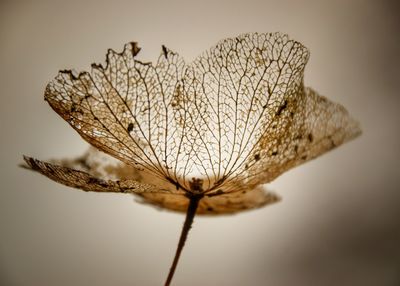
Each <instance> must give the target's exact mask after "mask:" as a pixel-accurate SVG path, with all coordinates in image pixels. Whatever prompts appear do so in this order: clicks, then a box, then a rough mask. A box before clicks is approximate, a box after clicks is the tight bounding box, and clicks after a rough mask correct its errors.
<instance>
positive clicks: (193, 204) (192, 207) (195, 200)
mask: <svg viewBox="0 0 400 286" xmlns="http://www.w3.org/2000/svg"><path fill="white" fill-rule="evenodd" d="M201 198H202V196H191V197H189V200H190V201H189V206H188V209H187V211H186V218H185V222H184V224H183V228H182V232H181V237H180V238H179V242H178V247H177V249H176V253H175V257H174V261H173V262H172V265H171V268H170V270H169V274H168V277H167V280H166V281H165V286H169V285H170V283H171V280H172V277H173V276H174V273H175V269H176V265H177V264H178V261H179V257H180V255H181V252H182V249H183V246H184V245H185V242H186V238H187V236H188V233H189V230H190V228H191V227H192V223H193V218H194V216H195V214H196V210H197V207H198V205H199V201H200V199H201Z"/></svg>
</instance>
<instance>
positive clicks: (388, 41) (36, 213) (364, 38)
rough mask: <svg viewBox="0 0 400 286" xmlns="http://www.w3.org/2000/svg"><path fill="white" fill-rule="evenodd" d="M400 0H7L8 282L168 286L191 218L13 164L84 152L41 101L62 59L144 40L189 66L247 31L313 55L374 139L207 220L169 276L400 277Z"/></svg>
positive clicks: (310, 78)
mask: <svg viewBox="0 0 400 286" xmlns="http://www.w3.org/2000/svg"><path fill="white" fill-rule="evenodd" d="M395 2H396V1H393V2H390V1H292V2H289V1H250V0H247V1H244V0H243V1H209V0H207V1H205V0H203V1H192V2H188V1H159V2H154V1H132V0H131V1H104V2H95V1H77V0H69V1H4V0H3V1H1V2H0V43H1V44H0V63H1V67H0V96H1V102H0V109H1V112H0V117H1V118H0V127H1V163H0V164H1V179H0V180H1V199H0V232H1V234H0V285H11V286H22V285H40V286H42V285H58V286H63V285H74V286H80V285H99V286H102V285H104V286H105V285H107V286H109V285H113V286H119V285H145V286H147V285H161V284H162V283H163V281H164V279H165V277H166V274H167V272H168V269H169V266H170V263H171V260H172V257H173V254H174V252H175V246H176V244H177V240H178V236H179V231H180V230H181V226H182V223H183V216H182V215H179V214H175V213H170V212H165V211H157V210H155V209H154V208H151V207H148V206H143V205H140V204H137V203H134V202H133V198H132V197H131V196H129V195H117V194H96V193H84V192H80V191H75V190H72V189H68V188H67V187H64V186H61V185H58V184H56V183H54V182H52V181H50V180H48V179H46V178H45V177H43V176H39V175H38V174H35V173H32V172H27V171H25V170H23V169H20V168H18V167H17V164H18V163H19V162H21V159H22V157H21V156H22V154H28V155H31V156H35V157H37V158H41V159H47V158H54V157H68V156H75V155H79V154H81V153H82V152H83V151H84V150H85V149H86V143H84V142H83V141H82V140H81V138H80V137H79V135H78V134H77V133H75V132H74V131H73V129H72V128H70V127H69V126H68V125H67V124H66V123H65V122H64V121H63V120H62V119H61V118H60V117H59V116H58V115H57V114H56V113H54V112H53V111H52V110H51V109H50V108H49V106H48V105H47V104H46V103H45V102H44V101H43V90H44V87H45V85H46V84H47V82H48V81H49V80H50V79H52V78H53V77H54V76H55V75H56V73H57V71H58V70H59V69H64V68H75V69H77V70H85V69H87V68H88V67H89V65H90V63H92V62H102V61H103V60H104V57H105V52H106V49H107V48H113V49H116V50H121V49H122V47H123V44H124V43H126V42H128V41H131V40H135V41H138V42H139V45H140V46H141V47H142V48H143V50H142V52H141V58H142V59H147V60H154V59H155V58H156V57H157V56H158V53H159V51H160V46H161V44H165V45H166V46H168V47H170V48H171V49H173V50H175V51H178V52H179V53H180V54H181V55H182V56H183V57H185V58H186V59H187V60H188V61H189V60H191V59H193V58H194V57H195V56H196V55H198V54H199V53H201V52H202V51H203V50H205V49H207V48H209V47H210V46H211V45H213V44H215V43H216V42H217V41H218V40H220V39H222V38H225V37H231V36H236V35H238V34H240V33H243V32H254V31H258V32H272V31H282V32H286V33H288V34H289V35H290V36H291V37H292V38H294V39H296V40H298V41H300V42H302V43H303V44H304V45H306V46H307V47H308V48H309V49H310V50H311V59H310V61H309V64H308V65H307V67H306V73H305V82H306V85H309V86H312V87H314V88H315V89H316V90H318V91H319V92H320V93H321V94H324V95H326V96H328V97H329V98H330V99H332V100H334V101H338V102H340V103H342V104H343V105H344V106H346V107H347V108H348V110H349V111H350V113H351V114H352V115H353V116H354V117H355V118H357V119H358V120H359V121H360V122H361V124H362V128H363V131H364V134H363V135H362V136H361V137H359V138H358V139H356V140H355V141H352V142H350V143H348V144H346V145H344V146H341V147H340V148H338V149H336V150H335V151H333V152H330V153H328V154H326V155H324V156H322V157H321V158H318V159H317V160H314V161H312V162H310V163H307V164H305V165H304V166H301V167H298V168H296V169H294V170H291V171H290V172H288V173H286V174H284V175H282V176H281V177H280V178H278V179H277V180H276V181H275V182H273V183H272V184H271V185H270V186H269V188H270V189H273V190H275V191H276V192H277V193H278V194H280V195H281V196H282V197H283V201H282V202H280V203H278V204H276V205H273V206H270V207H267V208H264V209H260V210H256V211H251V212H246V213H243V214H239V215H234V216H225V217H218V218H200V217H199V218H197V219H195V224H194V228H193V229H192V231H191V233H190V235H189V241H188V243H187V245H186V248H185V250H184V252H183V255H182V257H181V261H180V264H179V266H178V270H177V272H176V275H175V278H174V280H173V282H174V283H173V284H174V285H211V286H212V285H232V286H236V285H274V286H286V285H362V286H369V285H384V286H389V285H393V286H395V285H400V192H399V189H400V188H399V183H400V166H399V164H400V148H399V147H400V146H399V145H400V144H399V139H400V136H399V135H400V134H399V132H400V127H399V126H400V110H399V107H400V97H399V92H398V90H399V89H398V84H399V80H400V78H399V74H400V73H399V64H400V63H399V52H400V47H399V43H400V39H399V36H400V29H399V27H400V20H399V16H398V11H399V7H397V6H396V5H395V4H394V3H395Z"/></svg>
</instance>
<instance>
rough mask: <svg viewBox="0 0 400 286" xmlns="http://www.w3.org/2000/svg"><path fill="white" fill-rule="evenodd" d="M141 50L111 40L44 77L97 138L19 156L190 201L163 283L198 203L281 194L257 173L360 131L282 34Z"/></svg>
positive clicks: (276, 170) (54, 103)
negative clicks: (67, 148) (69, 148)
mask: <svg viewBox="0 0 400 286" xmlns="http://www.w3.org/2000/svg"><path fill="white" fill-rule="evenodd" d="M139 50H140V49H139V48H138V46H137V44H136V43H129V44H127V45H126V46H125V48H124V50H123V51H122V52H121V53H116V52H114V51H113V50H109V51H108V54H107V58H106V65H105V66H102V65H97V64H93V65H92V70H91V72H90V73H89V72H81V73H80V74H79V75H76V74H74V73H73V72H72V71H61V72H60V73H59V75H58V76H57V77H56V78H55V79H54V80H53V81H51V82H50V83H49V84H48V86H47V88H46V92H45V99H46V100H47V101H48V103H49V104H50V106H51V107H52V108H53V109H54V110H55V111H56V112H57V113H58V114H59V115H60V116H62V117H63V118H64V119H65V120H66V121H67V122H68V123H69V124H70V125H71V126H72V127H73V128H74V129H75V130H76V131H77V132H78V133H79V134H80V135H81V136H82V138H83V139H85V140H86V141H87V142H89V143H90V144H91V145H92V146H93V147H92V148H91V149H90V150H89V151H88V152H87V153H86V154H85V155H84V156H83V157H80V158H78V159H74V160H61V161H57V162H52V163H48V162H43V161H39V160H37V159H33V158H30V157H24V159H25V161H26V163H27V164H28V166H27V167H28V168H30V169H32V170H35V171H38V172H40V173H42V174H44V175H46V176H47V177H49V178H50V179H52V180H54V181H57V182H59V183H62V184H64V185H67V186H71V187H75V188H79V189H82V190H84V191H96V192H121V193H133V194H135V195H138V196H140V197H142V199H143V201H144V202H147V203H151V204H155V205H157V206H160V207H163V208H167V209H171V210H176V211H184V212H186V221H185V224H184V227H183V230H182V234H181V239H180V242H179V245H178V250H177V254H176V256H175V259H174V263H173V266H172V267H171V271H170V274H169V276H168V279H167V282H166V284H165V285H169V283H170V281H171V279H172V276H173V273H174V270H175V267H176V264H177V262H178V259H179V254H180V252H181V250H182V248H183V244H184V242H185V240H186V236H187V234H188V231H189V229H190V226H191V224H192V221H193V217H194V215H195V214H196V213H197V214H226V213H233V212H238V211H241V210H246V209H251V208H256V207H261V206H264V205H266V204H269V203H273V202H276V201H277V200H278V198H277V196H276V195H274V194H272V193H268V192H266V191H264V190H263V188H262V187H261V185H262V184H265V183H268V182H271V181H272V180H273V179H275V178H276V177H277V176H279V175H280V174H282V173H283V172H284V171H286V170H288V169H290V168H292V167H294V166H297V165H299V164H302V163H304V162H306V161H308V160H310V159H313V158H315V157H316V156H319V155H321V154H323V153H325V152H326V151H328V150H330V149H332V148H334V147H336V146H339V145H341V144H342V143H344V142H346V141H348V140H350V139H352V138H354V137H356V136H357V135H359V134H360V132H361V131H360V128H359V125H358V123H357V122H356V121H354V120H353V119H352V118H351V117H350V116H349V114H348V112H347V111H346V110H345V108H344V107H343V106H341V105H339V104H336V103H333V102H331V101H329V100H328V99H326V98H325V97H323V96H320V95H318V94H317V93H316V92H315V91H314V90H312V89H311V88H306V87H304V85H303V71H304V67H305V64H306V63H307V60H308V58H309V52H308V50H307V49H306V48H305V47H304V46H303V45H302V44H300V43H299V42H296V41H293V40H290V39H289V38H288V36H287V35H284V34H280V33H270V34H257V33H252V34H243V35H240V36H238V37H236V38H230V39H225V40H223V41H221V42H219V43H218V44H217V45H216V46H214V47H212V48H211V49H210V50H208V51H206V52H204V53H203V54H202V55H200V56H199V57H197V58H196V59H195V60H194V61H193V62H192V63H190V64H187V63H185V62H184V60H183V59H182V58H181V57H179V55H178V54H176V53H175V52H172V51H171V50H169V49H167V48H166V47H164V46H163V47H162V51H161V54H160V56H159V58H158V60H157V62H156V63H155V64H152V63H144V62H141V61H139V60H137V59H136V55H137V54H138V53H139ZM100 151H101V152H100ZM102 152H104V153H106V154H108V155H111V156H112V157H113V158H112V157H110V156H108V155H106V154H104V153H102Z"/></svg>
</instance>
